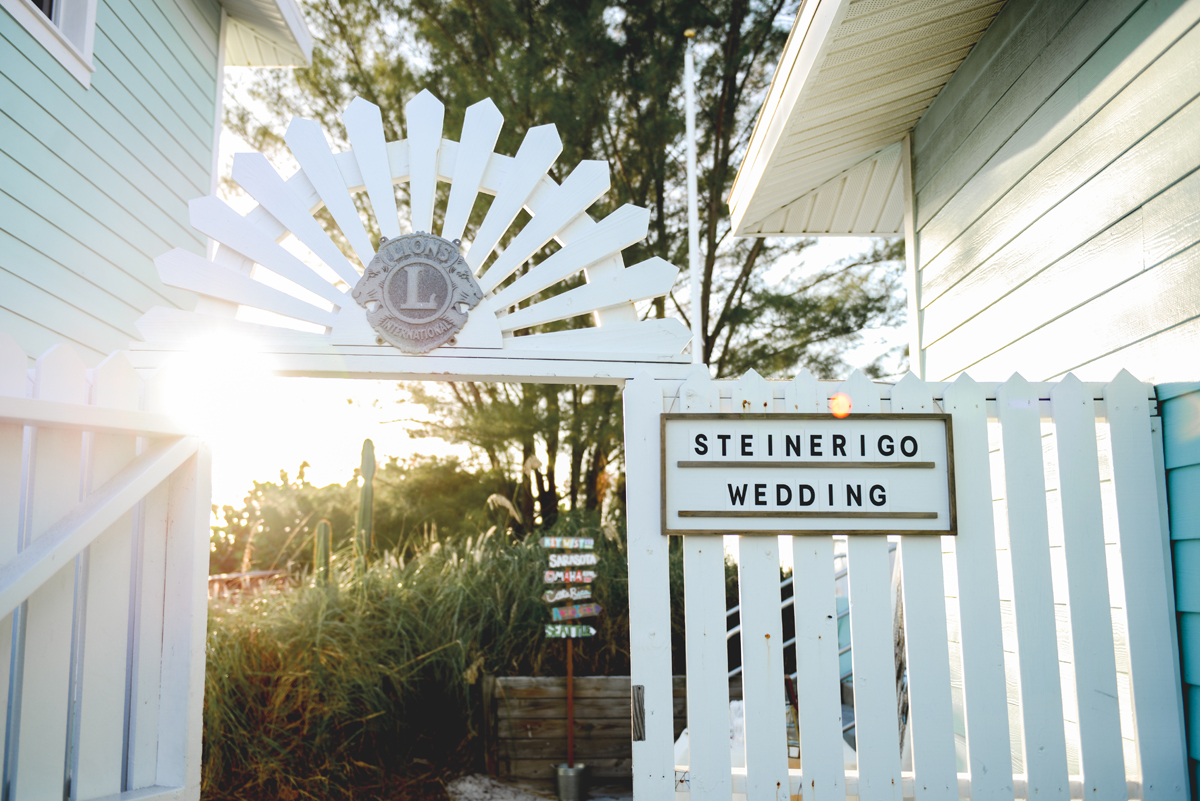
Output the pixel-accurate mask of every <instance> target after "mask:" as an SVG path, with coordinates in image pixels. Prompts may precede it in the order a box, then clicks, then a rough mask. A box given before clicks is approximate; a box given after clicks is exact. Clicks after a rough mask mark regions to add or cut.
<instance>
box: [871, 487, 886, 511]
mask: <svg viewBox="0 0 1200 801" xmlns="http://www.w3.org/2000/svg"><path fill="white" fill-rule="evenodd" d="M871 503H873V504H875V505H876V506H883V505H884V504H885V503H887V491H886V490H884V488H883V485H882V484H876V485H874V486H873V487H871Z"/></svg>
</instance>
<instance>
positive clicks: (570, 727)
mask: <svg viewBox="0 0 1200 801" xmlns="http://www.w3.org/2000/svg"><path fill="white" fill-rule="evenodd" d="M574 646H575V638H573V637H568V638H567V767H568V768H573V767H575V665H574V664H573V662H574V661H575V659H574V657H575V647H574Z"/></svg>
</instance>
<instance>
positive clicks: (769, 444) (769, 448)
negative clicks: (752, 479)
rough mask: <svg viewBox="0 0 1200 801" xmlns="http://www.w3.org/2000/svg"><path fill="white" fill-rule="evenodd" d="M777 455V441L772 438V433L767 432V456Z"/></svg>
mask: <svg viewBox="0 0 1200 801" xmlns="http://www.w3.org/2000/svg"><path fill="white" fill-rule="evenodd" d="M774 455H775V443H774V441H772V439H771V435H770V434H767V456H774Z"/></svg>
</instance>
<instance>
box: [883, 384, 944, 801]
mask: <svg viewBox="0 0 1200 801" xmlns="http://www.w3.org/2000/svg"><path fill="white" fill-rule="evenodd" d="M937 411H938V409H937V407H936V406H935V404H934V401H933V392H932V391H931V389H930V387H929V385H928V384H926V383H925V382H924V381H922V380H920V379H919V378H917V377H916V376H915V375H914V374H912V373H909V374H908V375H906V376H905V377H904V378H903V379H902V380H901V381H900V383H898V384H897V385H896V386H894V387H892V412H893V413H896V412H903V413H908V414H931V413H936V412H937ZM941 540H942V538H941V537H939V536H931V535H928V534H909V535H906V536H902V537H901V538H900V554H899V556H900V565H901V576H902V578H903V584H902V587H903V591H904V629H905V631H904V639H905V647H906V656H907V665H908V692H909V698H910V702H909V718H910V720H911V721H912V752H913V770H914V777H915V781H914V787H915V791H916V797H917V798H918V799H946V800H947V801H954V799H957V798H958V771H957V770H956V768H955V765H954V709H953V701H952V699H951V697H950V648H949V641H948V637H947V630H946V600H945V596H944V590H943V588H944V582H943V578H942V542H941Z"/></svg>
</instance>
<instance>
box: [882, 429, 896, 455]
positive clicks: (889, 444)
mask: <svg viewBox="0 0 1200 801" xmlns="http://www.w3.org/2000/svg"><path fill="white" fill-rule="evenodd" d="M885 439H886V440H887V448H886V449H885V448H884V445H883V441H884V440H885ZM879 452H880V453H882V454H883V455H884V456H891V455H892V454H893V453H895V452H896V446H895V445H894V444H892V438H891V437H889V436H888V435H887V434H884V435H883V436H882V437H880V438H879Z"/></svg>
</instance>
